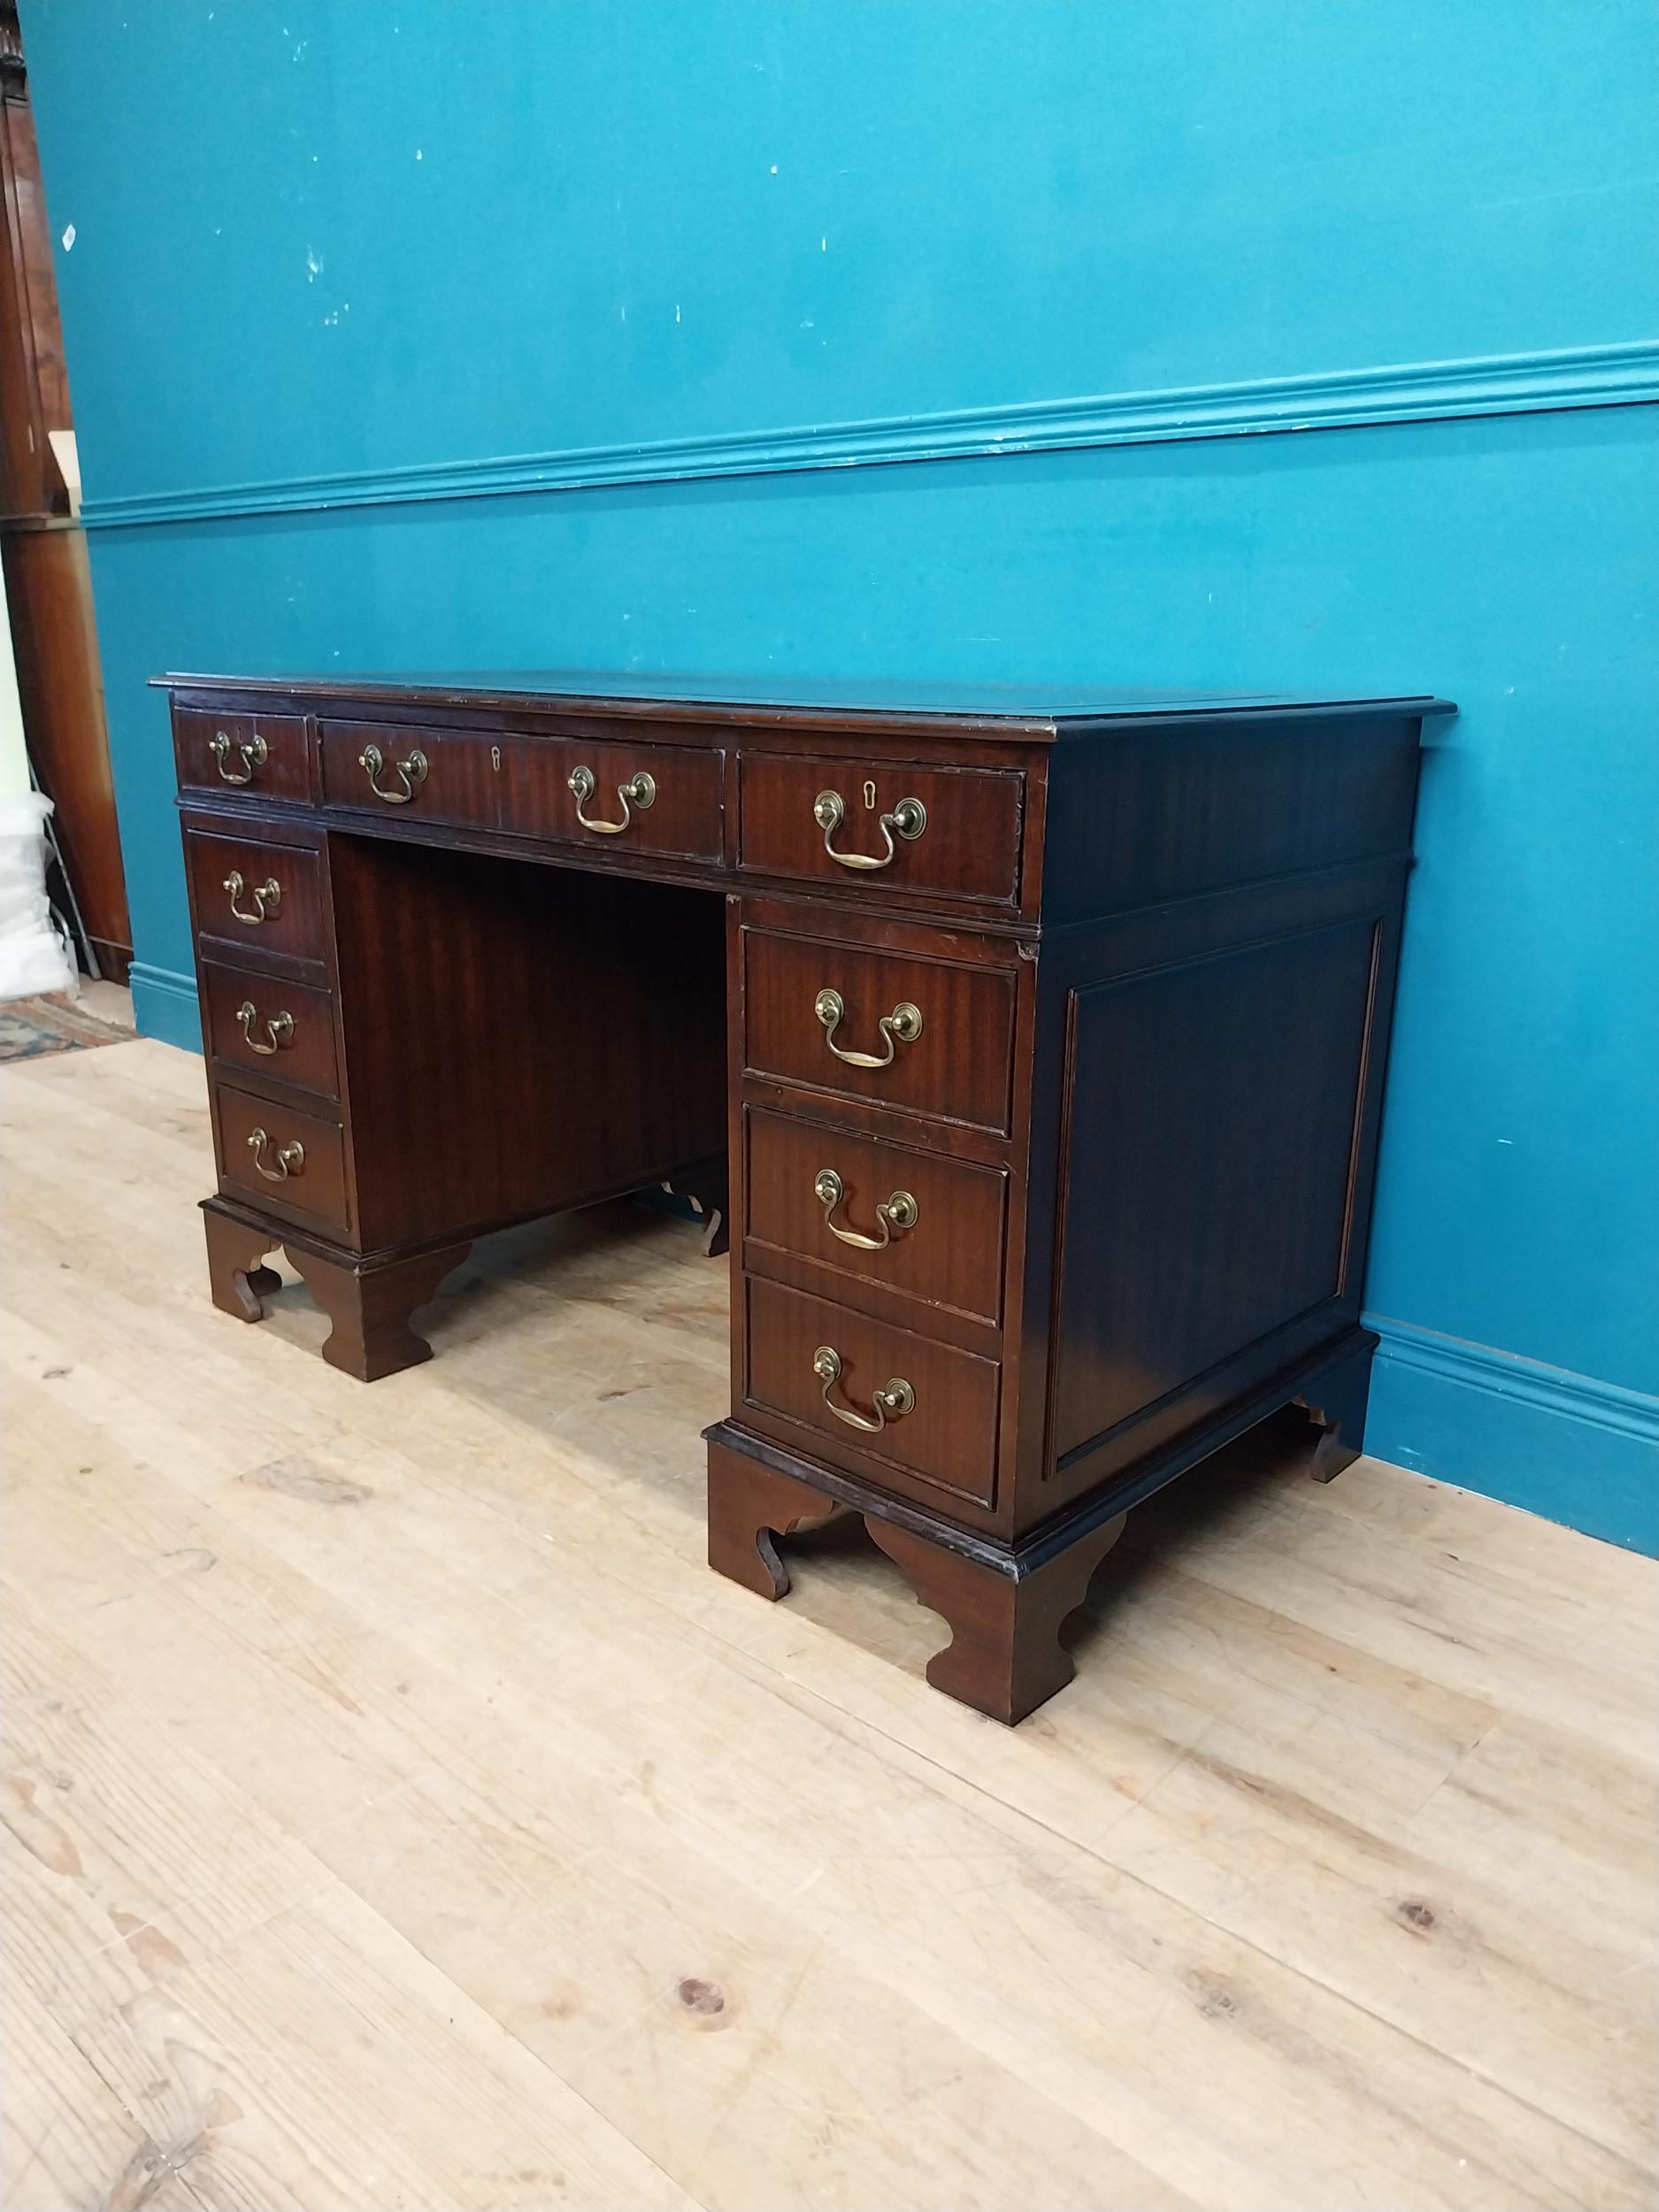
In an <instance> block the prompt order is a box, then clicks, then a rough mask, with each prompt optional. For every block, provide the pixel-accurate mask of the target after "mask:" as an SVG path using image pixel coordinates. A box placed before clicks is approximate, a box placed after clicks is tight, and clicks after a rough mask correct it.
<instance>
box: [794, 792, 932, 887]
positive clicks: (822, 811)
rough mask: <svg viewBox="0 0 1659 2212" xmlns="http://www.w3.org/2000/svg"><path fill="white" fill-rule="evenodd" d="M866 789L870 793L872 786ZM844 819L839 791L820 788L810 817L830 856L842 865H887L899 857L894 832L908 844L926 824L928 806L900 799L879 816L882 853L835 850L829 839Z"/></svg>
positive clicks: (857, 866) (890, 864)
mask: <svg viewBox="0 0 1659 2212" xmlns="http://www.w3.org/2000/svg"><path fill="white" fill-rule="evenodd" d="M866 788H867V789H868V790H869V791H870V792H871V793H872V795H873V792H874V786H873V785H870V786H867V787H866ZM846 818H847V802H846V800H845V799H843V798H842V796H841V793H840V792H839V791H820V792H819V793H818V796H817V798H816V799H814V800H813V802H812V819H813V820H814V821H815V822H816V823H817V824H818V827H819V828H820V829H821V830H822V831H823V833H824V849H825V851H826V853H827V854H828V855H829V856H830V858H831V859H832V860H834V861H839V862H840V864H841V866H842V867H843V868H890V867H891V866H892V865H893V864H894V862H895V860H896V859H897V858H898V853H899V849H898V847H897V846H896V845H895V843H894V841H893V834H894V832H895V830H896V831H897V832H898V834H899V835H900V836H901V837H902V838H905V839H907V840H908V841H910V843H911V844H914V843H915V841H916V840H917V839H918V837H919V836H920V835H921V833H922V832H923V831H924V830H925V829H926V827H927V809H926V807H925V806H924V805H923V804H922V803H921V801H920V800H919V799H901V800H900V801H899V803H898V804H897V806H895V807H894V808H892V809H891V810H889V811H888V812H887V813H886V814H882V815H878V817H877V818H876V827H877V828H878V829H879V831H880V832H881V841H882V843H883V844H884V845H885V846H886V847H887V850H886V852H884V853H838V852H837V851H836V849H835V848H834V846H833V845H832V844H831V843H830V839H831V838H832V837H833V835H834V834H835V833H836V831H837V830H838V829H839V828H840V827H841V824H842V823H843V822H844V821H845V820H846Z"/></svg>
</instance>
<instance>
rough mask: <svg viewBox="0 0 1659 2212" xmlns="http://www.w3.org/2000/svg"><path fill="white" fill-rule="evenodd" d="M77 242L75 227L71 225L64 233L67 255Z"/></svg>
mask: <svg viewBox="0 0 1659 2212" xmlns="http://www.w3.org/2000/svg"><path fill="white" fill-rule="evenodd" d="M74 242H75V227H74V225H73V223H71V224H70V225H69V227H68V228H67V229H66V230H65V233H64V251H65V253H67V252H68V251H69V249H70V248H71V247H72V246H73V244H74Z"/></svg>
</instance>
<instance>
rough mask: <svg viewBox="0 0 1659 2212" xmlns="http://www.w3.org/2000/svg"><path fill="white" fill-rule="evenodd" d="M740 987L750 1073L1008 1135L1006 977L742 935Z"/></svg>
mask: <svg viewBox="0 0 1659 2212" xmlns="http://www.w3.org/2000/svg"><path fill="white" fill-rule="evenodd" d="M743 982H744V994H743V1005H744V1014H743V1032H744V1033H743V1056H744V1064H745V1065H746V1067H747V1068H748V1069H749V1071H750V1072H751V1073H754V1074H757V1075H771V1076H777V1077H780V1078H782V1079H784V1080H785V1081H787V1082H791V1083H804V1084H810V1085H811V1086H813V1087H815V1088H817V1089H819V1090H824V1091H829V1092H832V1093H835V1094H841V1095H843V1096H847V1097H850V1098H859V1099H865V1100H868V1101H869V1102H871V1103H872V1105H879V1106H890V1107H895V1108H897V1109H898V1110H901V1111H902V1112H908V1113H916V1114H926V1115H929V1116H932V1117H933V1118H938V1119H940V1120H945V1121H954V1122H960V1123H962V1124H964V1125H965V1126H967V1127H970V1128H975V1129H985V1130H989V1131H991V1132H992V1133H995V1134H996V1135H998V1136H1004V1135H1006V1134H1007V1133H1008V1129H1009V1119H1010V1077H1011V1067H1012V1058H1013V1040H1014V978H1013V976H1012V974H1011V973H1010V972H1009V971H1008V970H1006V969H1003V968H992V967H983V966H973V967H970V966H966V965H964V964H959V963H956V962H954V961H945V960H930V959H925V958H922V957H920V956H915V955H911V954H906V953H876V952H867V951H864V950H862V949H858V948H856V947H854V946H851V945H847V944H839V943H826V942H821V941H818V939H816V938H810V937H790V936H784V935H781V934H774V933H772V932H771V931H767V930H759V929H745V930H744V932H743Z"/></svg>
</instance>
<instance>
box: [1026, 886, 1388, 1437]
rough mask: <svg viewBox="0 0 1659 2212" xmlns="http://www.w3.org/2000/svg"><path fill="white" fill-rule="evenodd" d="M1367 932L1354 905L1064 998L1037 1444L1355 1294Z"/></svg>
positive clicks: (1188, 1380)
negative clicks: (1352, 1239)
mask: <svg viewBox="0 0 1659 2212" xmlns="http://www.w3.org/2000/svg"><path fill="white" fill-rule="evenodd" d="M1376 934H1377V929H1376V924H1375V922H1374V921H1373V920H1372V919H1371V918H1370V917H1366V918H1362V919H1359V920H1356V921H1351V922H1345V923H1342V924H1340V925H1339V926H1335V927H1333V928H1329V929H1323V930H1318V931H1312V932H1308V933H1302V934H1299V935H1296V936H1294V937H1288V938H1282V939H1280V940H1279V941H1276V942H1274V943H1271V944H1265V945H1256V946H1250V947H1247V948H1244V949H1241V950H1238V951H1233V952H1229V953H1226V954H1222V955H1217V956H1211V957H1208V958H1205V959H1202V960H1198V961H1194V962H1190V963H1187V964H1184V965H1181V966H1178V967H1170V968H1163V969H1159V970H1156V971H1155V972H1150V973H1147V974H1142V975H1138V976H1131V977H1126V978H1125V979H1121V980H1114V981H1110V982H1103V983H1100V984H1096V985H1094V986H1092V987H1089V988H1087V989H1085V990H1081V991H1079V992H1077V993H1075V994H1074V995H1073V996H1072V999H1071V1009H1070V1044H1069V1068H1068V1085H1067V1091H1068V1098H1067V1124H1066V1130H1065V1139H1064V1156H1063V1164H1062V1172H1063V1187H1062V1216H1061V1219H1062V1229H1063V1237H1064V1242H1063V1247H1062V1250H1061V1253H1060V1256H1059V1262H1058V1265H1059V1297H1058V1306H1059V1311H1058V1316H1057V1327H1056V1346H1057V1352H1056V1380H1055V1388H1054V1395H1053V1400H1052V1422H1051V1428H1050V1439H1049V1443H1050V1453H1051V1456H1052V1458H1053V1459H1057V1460H1060V1461H1064V1458H1065V1456H1066V1455H1067V1454H1068V1453H1074V1452H1077V1451H1079V1449H1080V1448H1083V1447H1084V1446H1086V1445H1088V1444H1090V1443H1093V1442H1097V1441H1099V1440H1101V1439H1102V1437H1104V1436H1105V1435H1106V1434H1107V1433H1109V1432H1111V1431H1114V1430H1117V1429H1118V1428H1120V1427H1121V1426H1122V1425H1124V1424H1125V1423H1127V1422H1129V1421H1131V1420H1132V1419H1133V1418H1134V1417H1135V1416H1136V1415H1138V1414H1140V1413H1141V1412H1143V1411H1145V1410H1146V1409H1149V1408H1151V1407H1153V1406H1155V1405H1156V1404H1158V1403H1159V1402H1162V1401H1164V1400H1165V1399H1167V1398H1169V1397H1171V1395H1173V1394H1178V1393H1179V1392H1180V1391H1181V1390H1182V1389H1183V1388H1185V1387H1186V1386H1188V1385H1191V1384H1194V1383H1195V1382H1196V1381H1197V1380H1198V1379H1199V1378H1201V1377H1202V1376H1203V1375H1204V1374H1206V1373H1207V1372H1208V1371H1210V1370H1211V1369H1212V1368H1215V1367H1217V1365H1219V1364H1220V1363H1222V1362H1223V1361H1225V1360H1226V1359H1228V1358H1229V1357H1230V1356H1233V1354H1235V1353H1237V1352H1240V1351H1241V1350H1243V1349H1244V1348H1246V1347H1247V1346H1249V1345H1251V1344H1254V1343H1256V1342H1257V1341H1259V1340H1261V1339H1263V1338H1264V1337H1268V1336H1271V1334H1272V1333H1274V1332H1275V1331H1276V1330H1278V1329H1279V1328H1281V1327H1283V1326H1284V1325H1286V1324H1287V1323H1290V1322H1292V1321H1294V1320H1295V1319H1296V1318H1297V1317H1298V1316H1301V1315H1304V1314H1306V1313H1308V1312H1309V1311H1310V1309H1313V1308H1316V1307H1318V1306H1320V1305H1322V1304H1325V1303H1331V1302H1336V1301H1339V1300H1343V1299H1346V1300H1348V1301H1349V1302H1356V1300H1357V1291H1358V1286H1357V1285H1353V1286H1350V1285H1349V1284H1348V1282H1347V1281H1346V1279H1345V1276H1346V1259H1347V1248H1348V1233H1349V1221H1350V1212H1351V1192H1352V1181H1353V1161H1354V1155H1355V1134H1356V1116H1357V1110H1358V1106H1359V1100H1360V1094H1361V1087H1362V1077H1363V1060H1364V1053H1365V1045H1366V1038H1367V1034H1368V1032H1369V1027H1370V1016H1371V996H1372V987H1373V986H1372V979H1373V970H1374V964H1375V946H1376ZM1333 1318H1334V1317H1333Z"/></svg>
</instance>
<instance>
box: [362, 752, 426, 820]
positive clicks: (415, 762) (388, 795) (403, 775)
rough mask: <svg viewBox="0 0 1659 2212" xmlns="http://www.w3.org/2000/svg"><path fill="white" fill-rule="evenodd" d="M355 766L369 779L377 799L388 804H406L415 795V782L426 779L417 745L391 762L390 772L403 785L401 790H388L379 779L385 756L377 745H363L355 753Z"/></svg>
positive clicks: (422, 757) (423, 781) (418, 782)
mask: <svg viewBox="0 0 1659 2212" xmlns="http://www.w3.org/2000/svg"><path fill="white" fill-rule="evenodd" d="M357 766H358V767H359V768H361V769H362V771H363V772H364V774H365V776H366V777H367V778H368V780H369V788H370V790H371V791H373V794H374V795H375V797H376V798H377V799H384V800H385V802H386V803H387V805H388V806H407V805H408V804H409V802H410V801H411V799H412V798H413V797H414V795H415V787H416V786H417V784H423V783H425V782H426V772H427V761H426V755H425V753H423V752H422V751H421V749H420V748H419V745H417V746H416V747H415V748H414V749H413V750H412V751H411V752H407V753H405V754H404V755H403V758H402V760H395V761H394V762H393V763H392V773H393V774H394V775H395V776H396V778H397V780H398V782H399V783H400V784H402V786H403V789H402V790H401V791H388V789H387V788H386V787H385V785H384V784H383V783H382V782H381V781H380V772H381V771H382V770H383V769H384V768H385V766H386V756H385V754H384V753H383V752H382V751H381V750H380V747H379V746H378V745H365V747H364V749H363V750H362V751H361V752H360V753H359V754H358V755H357Z"/></svg>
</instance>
